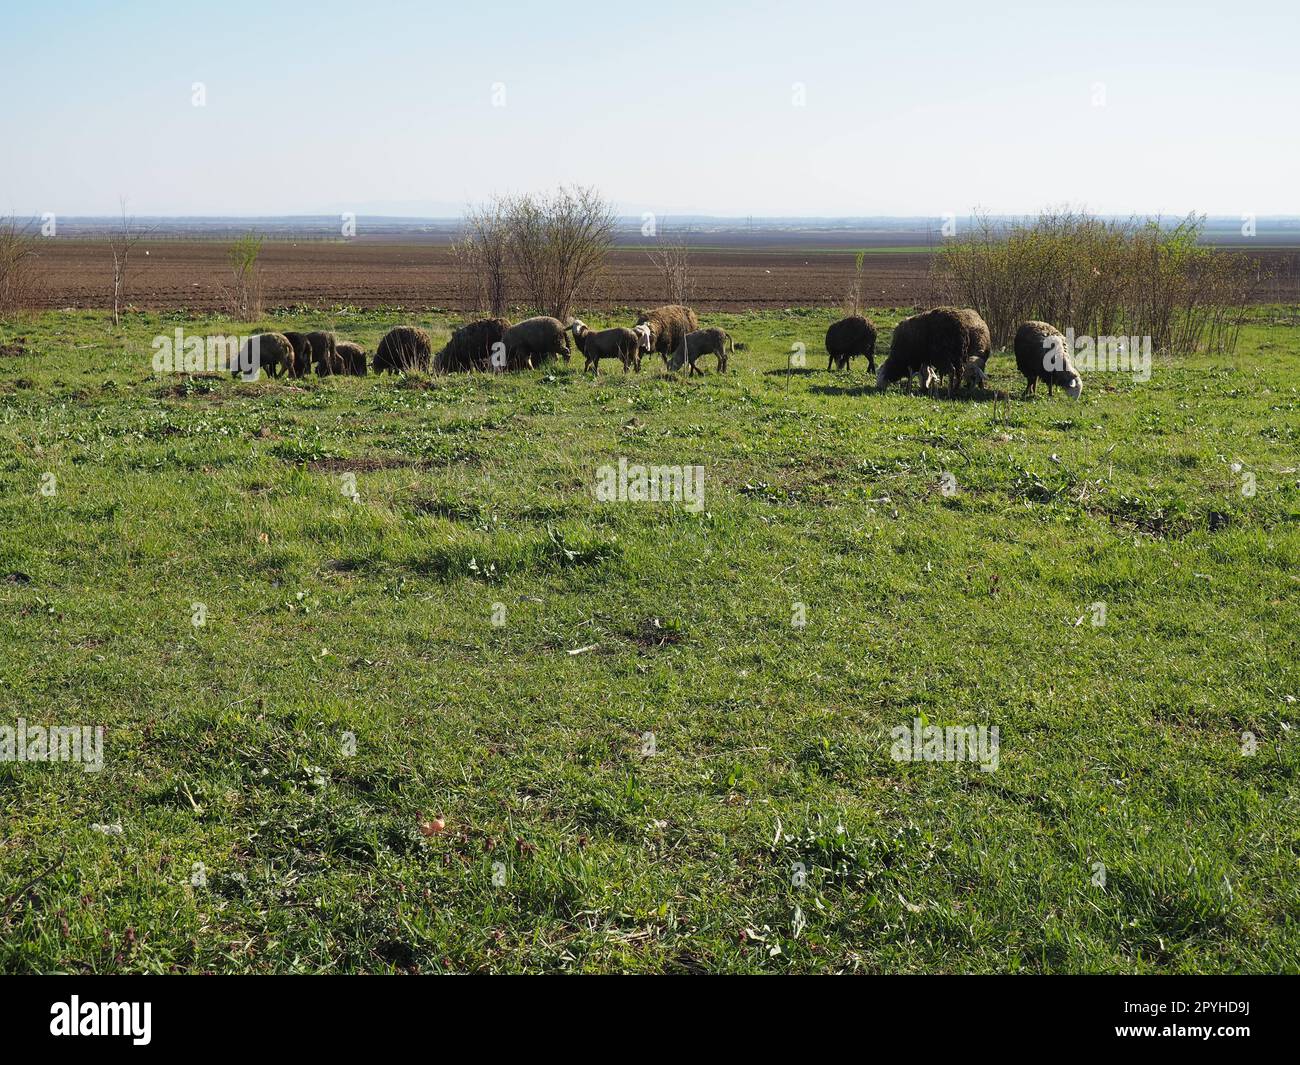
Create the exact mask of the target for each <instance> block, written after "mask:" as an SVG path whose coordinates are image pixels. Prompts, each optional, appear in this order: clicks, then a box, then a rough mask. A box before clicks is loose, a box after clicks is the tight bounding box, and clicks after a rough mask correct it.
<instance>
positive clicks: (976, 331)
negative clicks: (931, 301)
mask: <svg viewBox="0 0 1300 1065" xmlns="http://www.w3.org/2000/svg"><path fill="white" fill-rule="evenodd" d="M940 309H942V310H953V311H956V313H957V315H958V317H960V318H961V324H962V328H963V329H964V330H965V332H966V358H967V359H972V358H974V359H978V360H979V364H980V370H981V371H983V370H985V369H986V368H987V367H988V364H989V355H990V354H991V353H992V351H993V338H992V335H991V334H990V333H989V326H988V323H987V322H986V321H984V319H983V318H981V317H980V313H979V312H978V311H974V310H971V308H969V307H951V308H940ZM985 376H986V378H987V375H985Z"/></svg>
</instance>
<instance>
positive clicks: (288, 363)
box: [230, 333, 294, 380]
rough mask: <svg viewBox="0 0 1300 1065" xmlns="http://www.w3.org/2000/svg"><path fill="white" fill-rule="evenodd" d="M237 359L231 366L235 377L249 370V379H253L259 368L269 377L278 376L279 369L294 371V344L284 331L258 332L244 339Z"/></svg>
mask: <svg viewBox="0 0 1300 1065" xmlns="http://www.w3.org/2000/svg"><path fill="white" fill-rule="evenodd" d="M236 359H237V361H236V362H235V363H234V364H232V365H231V367H230V373H231V376H233V377H238V376H239V375H240V374H241V373H245V372H246V370H247V372H249V375H250V376H249V379H250V380H253V379H255V378H256V376H257V370H258V369H259V368H260V369H262V370H264V371H266V376H267V377H277V376H279V375H278V373H277V371H283V372H285V373H290V372H292V367H293V364H294V358H293V345H292V344H290V343H289V338H288V337H286V336H285V335H284V334H283V333H258V334H256V335H254V336H251V337H249V338H248V339H247V340H245V341H244V346H243V347H241V348H240V349H239V354H238V355H237V356H236Z"/></svg>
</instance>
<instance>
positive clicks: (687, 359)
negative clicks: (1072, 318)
mask: <svg viewBox="0 0 1300 1065" xmlns="http://www.w3.org/2000/svg"><path fill="white" fill-rule="evenodd" d="M570 335H572V336H573V340H574V343H575V344H576V346H577V348H578V351H579V353H580V354H581V355H582V356H583V359H584V369H585V370H592V371H595V370H597V368H598V367H599V364H600V360H601V359H617V360H618V361H619V362H620V363H622V365H623V371H624V373H626V372H627V371H628V370H629V369H636V370H638V371H639V370H640V369H641V358H642V356H643V355H645V354H649V353H651V352H657V353H658V354H659V355H661V356H662V357H663V360H664V364H665V365H666V366H667V367H668V368H669V369H674V370H676V369H681V368H682V367H683V366H685V367H687V373H688V375H689V374H698V373H703V371H702V370H701V369H700V368H699V366H698V365H697V363H698V361H699V359H700V357H701V356H703V355H713V356H715V357H716V358H717V360H718V371H719V372H722V373H725V372H726V369H727V355H728V352H730V351H734V350H735V348H736V344H735V342H734V341H733V340H732V339H731V337H730V336H728V335H727V333H726V331H725V330H723V329H718V328H710V329H701V328H700V323H699V319H698V318H697V317H696V315H695V312H694V311H692V310H691V309H690V308H689V307H682V306H678V305H676V304H669V305H667V306H664V307H656V308H655V309H654V310H650V311H645V312H643V313H642V314H641V315H640V316H638V318H637V321H636V325H634V326H632V327H631V328H627V327H623V326H616V327H614V328H612V329H601V330H593V329H590V328H588V327H587V324H586V323H585V322H583V321H582V320H581V319H578V318H574V319H572V320H571V321H570V322H569V323H568V324H567V325H565V324H564V323H562V322H560V320H559V319H558V318H550V317H546V316H539V317H536V318H527V319H525V320H524V321H522V322H519V323H517V324H515V325H511V324H510V323H509V322H508V321H506V320H505V319H504V318H483V319H479V320H477V321H473V322H470V323H468V324H467V325H463V326H461V327H460V328H459V329H457V330H456V331H455V332H454V333H452V335H451V338H450V339H449V340H448V341H447V343H446V345H445V346H444V347H443V348H442V349H441V350H440V351H438V352H437V353H434V352H433V349H432V344H431V343H430V340H429V334H428V333H426V332H425V331H424V330H423V329H418V328H415V327H413V326H405V325H403V326H398V327H397V328H395V329H391V330H389V332H388V333H386V334H385V335H384V338H383V339H382V340H381V341H380V342H379V346H378V348H376V349H375V354H374V357H373V360H370V359H369V356H367V354H366V353H365V352H364V351H363V350H362V349H361V348H360V347H358V346H357V345H356V344H353V343H350V342H348V341H340V340H339V339H338V338H337V337H336V336H335V335H334V334H333V333H330V332H324V331H318V332H312V333H294V332H285V333H261V334H258V335H256V336H254V337H252V338H250V339H249V341H248V342H247V345H246V346H251V354H252V355H254V356H255V358H254V359H252V363H254V364H256V365H259V366H260V367H261V368H262V369H263V370H265V371H266V373H267V374H269V375H270V376H272V377H277V376H280V375H281V374H283V375H285V376H288V377H304V376H306V375H307V374H309V373H310V372H311V370H312V367H313V366H314V367H315V369H316V373H317V374H318V375H319V376H322V377H325V376H329V375H332V374H358V375H360V374H365V373H366V372H367V363H368V362H369V363H370V365H371V366H372V367H373V369H374V372H375V373H385V372H394V373H401V372H406V371H409V370H421V371H426V372H427V371H430V370H432V371H433V372H434V373H456V372H469V371H473V370H481V371H506V370H522V369H529V368H532V367H534V366H539V365H541V364H542V363H543V362H545V361H546V360H548V359H554V358H562V359H563V360H564V361H565V362H566V363H567V362H568V361H569V358H570V354H571V351H570V347H569V336H570ZM876 335H877V330H876V326H875V324H874V323H873V322H871V321H870V320H869V319H867V318H864V317H862V316H861V315H850V316H849V317H847V318H841V319H840V320H839V321H837V322H835V323H833V324H832V325H831V327H830V328H829V329H827V331H826V354H827V356H828V358H827V362H826V369H827V370H829V369H831V368H832V366H834V367H836V368H838V369H841V370H843V369H845V368H847V367H848V366H850V365H851V363H852V361H853V359H854V358H856V357H865V358H866V360H867V365H868V367H869V369H870V370H871V371H872V372H874V373H875V374H876V386H877V387H878V388H880V389H885V388H888V387H889V385H891V384H893V383H894V382H897V381H901V380H903V379H904V378H906V379H907V380H908V383H909V385H912V386H914V385H915V384H916V382H917V380H918V379H919V380H920V385H921V387H922V388H924V389H926V390H932V389H934V388H935V387H937V385H938V384H939V382H940V381H941V380H942V378H944V377H947V378H948V382H949V384H948V392H949V395H955V394H956V392H957V388H958V385H959V383H960V385H961V386H962V387H964V388H969V387H973V386H975V385H985V384H987V383H988V375H987V374H986V372H985V370H986V367H987V365H988V360H989V355H990V354H991V353H992V343H991V338H990V334H989V327H988V325H987V324H986V323H985V321H984V319H983V318H981V317H980V316H979V314H978V313H977V312H976V311H973V310H971V309H969V308H958V307H932V308H930V309H929V310H926V311H922V312H920V313H919V314H914V315H912V316H911V317H910V318H904V319H903V320H902V321H901V322H899V323H898V325H897V326H895V327H894V333H893V337H892V339H891V340H890V344H889V355H888V357H887V358H886V359H885V361H884V362H883V363H882V364H881V366H880V368H879V369H878V370H877V368H876V360H875V351H876ZM1013 347H1014V350H1015V355H1016V366H1017V368H1018V369H1019V370H1020V372H1021V373H1022V374H1024V376H1025V382H1026V383H1025V393H1026V394H1028V393H1031V392H1033V391H1035V389H1036V388H1037V385H1038V382H1039V381H1046V382H1047V389H1048V392H1049V394H1050V393H1051V391H1052V388H1053V387H1054V386H1056V385H1060V386H1061V387H1062V388H1064V389H1065V391H1066V393H1067V394H1068V395H1070V396H1071V397H1072V398H1075V399H1077V398H1078V397H1079V394H1080V393H1081V392H1082V390H1083V379H1082V378H1081V377H1080V376H1079V373H1078V371H1077V370H1075V368H1074V366H1073V365H1072V364H1071V362H1070V359H1069V357H1068V354H1067V352H1066V350H1065V349H1066V344H1065V337H1064V336H1062V334H1061V332H1060V330H1058V329H1057V328H1056V327H1055V326H1052V325H1049V324H1048V323H1047V322H1024V323H1023V324H1022V325H1021V326H1020V328H1019V329H1017V330H1016V335H1015V342H1014V345H1013ZM246 354H248V352H245V353H241V363H242V364H243V365H249V364H250V362H249V361H245V359H244V358H243V355H246Z"/></svg>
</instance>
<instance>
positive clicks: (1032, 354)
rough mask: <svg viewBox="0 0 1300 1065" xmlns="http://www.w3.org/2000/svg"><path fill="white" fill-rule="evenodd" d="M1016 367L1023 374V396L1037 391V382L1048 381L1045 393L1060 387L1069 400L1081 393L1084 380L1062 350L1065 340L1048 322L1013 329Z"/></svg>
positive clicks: (1028, 323)
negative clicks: (1055, 386)
mask: <svg viewBox="0 0 1300 1065" xmlns="http://www.w3.org/2000/svg"><path fill="white" fill-rule="evenodd" d="M1013 347H1014V348H1015V352H1016V366H1017V368H1018V369H1019V370H1020V372H1021V373H1022V374H1024V375H1025V391H1024V395H1026V396H1027V395H1029V394H1030V393H1032V392H1035V391H1037V389H1038V382H1039V381H1046V382H1047V394H1048V395H1049V396H1050V395H1051V394H1052V386H1053V385H1060V386H1061V387H1062V388H1064V389H1065V392H1066V395H1068V396H1069V397H1070V398H1071V399H1078V398H1079V396H1080V395H1081V394H1082V392H1083V378H1082V377H1080V376H1079V371H1078V370H1076V369H1075V368H1074V363H1072V362H1071V361H1070V357H1069V355H1068V354H1067V353H1066V350H1065V337H1064V336H1062V335H1061V331H1060V330H1059V329H1057V328H1056V326H1054V325H1049V324H1048V323H1047V322H1023V323H1021V325H1020V328H1019V329H1017V330H1016V339H1015V343H1014V345H1013Z"/></svg>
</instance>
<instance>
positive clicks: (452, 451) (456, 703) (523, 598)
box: [0, 309, 1300, 972]
mask: <svg viewBox="0 0 1300 1065" xmlns="http://www.w3.org/2000/svg"><path fill="white" fill-rule="evenodd" d="M831 317H832V315H831V313H830V312H828V311H807V312H785V313H780V314H777V313H762V314H759V313H755V314H748V315H739V316H725V315H718V316H709V323H708V324H715V323H716V324H722V325H724V326H725V327H726V328H728V329H729V330H730V331H732V332H733V334H734V335H735V336H736V337H737V338H738V339H740V340H742V341H744V342H746V344H747V350H745V351H743V352H739V353H737V354H736V355H735V356H734V357H733V372H732V373H730V374H728V375H726V376H725V377H719V376H718V375H716V374H713V373H710V374H709V375H708V376H707V377H706V378H704V379H703V380H691V381H688V380H686V379H684V378H681V377H679V376H676V375H666V374H665V373H664V372H663V371H662V370H661V369H660V368H659V365H658V363H657V361H656V363H655V364H653V365H652V364H650V363H647V366H646V372H644V373H642V374H640V375H629V376H627V377H624V376H623V374H622V373H621V372H619V371H611V369H610V367H611V365H612V364H610V363H605V364H602V366H603V372H602V373H601V375H600V376H599V378H598V379H596V380H594V381H593V380H592V379H591V378H590V377H584V376H583V375H582V374H581V372H579V370H578V369H577V367H578V366H580V361H575V366H574V368H571V369H564V368H555V369H552V370H539V371H534V372H528V373H524V374H519V375H515V376H507V377H488V376H465V377H458V378H449V379H439V380H420V379H414V380H411V381H408V382H406V383H405V384H404V385H403V384H399V382H398V381H397V380H396V379H394V378H392V377H388V378H384V379H377V378H374V377H369V378H364V379H326V380H316V379H312V380H308V381H305V382H302V383H300V384H297V385H296V386H289V385H287V384H286V383H284V382H259V383H256V384H244V383H237V382H231V381H230V380H229V379H227V378H221V379H204V378H197V379H188V380H181V379H176V378H172V379H167V380H161V379H158V378H155V377H153V376H152V375H151V371H150V361H149V360H150V355H151V351H150V341H151V339H152V338H153V336H154V335H155V334H159V333H162V334H170V333H171V331H172V330H173V329H174V328H175V327H176V326H177V325H182V326H184V327H185V328H186V329H188V330H191V331H193V332H196V333H200V334H201V333H204V332H207V331H210V330H215V331H237V330H236V328H235V327H233V326H229V325H228V324H227V323H223V322H210V321H207V320H203V319H193V320H191V319H189V318H187V317H186V316H184V315H165V316H145V315H140V316H131V317H129V318H128V319H127V320H126V321H125V322H124V324H123V326H122V328H121V329H114V328H113V327H112V325H111V322H109V321H108V320H107V319H106V318H105V317H104V316H102V315H99V314H94V313H84V314H83V313H66V314H49V315H45V316H42V317H40V318H38V319H35V320H32V321H29V322H26V323H23V324H22V325H21V326H18V327H13V326H11V327H8V328H0V345H3V344H12V343H13V342H14V340H15V338H17V337H20V336H21V337H25V338H26V339H25V342H24V345H25V350H26V354H21V355H16V356H9V357H0V429H2V432H3V458H0V508H2V511H0V529H2V530H3V536H2V538H0V637H2V642H0V725H5V724H8V725H13V724H14V723H15V722H16V719H17V718H18V717H20V716H22V717H25V718H26V719H27V721H28V722H29V723H38V722H40V723H59V724H102V725H103V726H105V728H106V730H107V733H106V737H105V748H104V758H105V763H104V768H103V770H102V772H100V773H98V774H93V773H87V772H84V771H83V770H82V769H81V768H80V767H79V766H76V765H67V764H61V765H49V764H32V763H22V764H14V763H8V764H0V831H2V833H3V838H2V839H0V969H2V970H3V971H6V972H29V971H40V972H51V971H74V972H80V971H94V972H123V971H124V972H155V971H186V972H189V971H223V972H264V971H349V972H351V971H389V970H411V969H418V970H421V971H441V970H452V971H465V970H469V971H484V970H491V971H560V970H562V971H612V970H631V971H698V970H709V971H725V972H757V971H838V970H861V971H888V972H919V971H940V972H968V971H1049V972H1063V971H1071V972H1078V971H1087V972H1175V971H1177V972H1187V971H1277V970H1287V971H1296V970H1297V968H1300V965H1298V963H1297V958H1300V926H1298V924H1297V914H1300V857H1298V855H1300V817H1298V816H1297V797H1298V789H1297V780H1296V769H1297V764H1298V756H1297V744H1296V729H1297V727H1298V725H1300V706H1298V705H1297V704H1296V702H1295V700H1296V698H1297V697H1300V678H1298V677H1297V640H1298V639H1300V635H1298V633H1300V626H1297V616H1298V613H1300V612H1298V611H1297V608H1296V600H1297V595H1300V525H1298V524H1297V517H1298V516H1300V473H1298V472H1297V466H1300V326H1298V325H1297V319H1296V316H1295V314H1294V312H1292V311H1285V310H1279V309H1272V310H1265V311H1261V312H1260V314H1259V316H1258V317H1257V319H1256V320H1255V321H1254V322H1253V323H1252V324H1251V325H1250V326H1249V327H1248V328H1247V330H1246V332H1245V335H1244V337H1243V340H1242V343H1241V346H1240V348H1239V350H1238V352H1237V354H1236V355H1235V356H1233V357H1226V356H1225V357H1202V356H1195V357H1186V358H1178V359H1160V358H1158V359H1157V361H1156V364H1155V367H1154V373H1153V376H1152V379H1151V380H1150V382H1148V383H1146V384H1137V383H1135V382H1134V381H1133V380H1131V378H1129V377H1127V376H1121V375H1106V374H1092V375H1089V376H1088V377H1087V378H1086V382H1085V390H1084V393H1083V398H1082V400H1081V401H1079V402H1078V403H1072V402H1071V401H1069V400H1068V399H1066V398H1065V397H1063V396H1062V395H1061V394H1060V393H1059V392H1058V393H1057V395H1056V397H1055V398H1052V399H1048V398H1047V397H1046V396H1045V395H1043V396H1040V397H1039V398H1038V399H1036V400H1032V401H1028V402H1021V401H1019V400H1018V399H1015V398H1013V399H1012V401H1011V403H1010V404H1009V407H1010V416H1009V421H1008V422H1007V423H1005V424H1003V423H1001V422H999V421H996V420H995V418H994V406H993V404H992V403H989V402H986V401H985V402H982V401H972V400H963V401H958V402H953V401H948V400H942V399H931V398H926V397H921V396H911V395H905V394H902V393H900V392H898V391H891V392H889V393H886V394H883V395H881V394H878V393H876V392H875V391H874V389H873V388H872V387H870V386H871V384H872V382H871V379H870V376H869V375H868V374H867V373H866V368H865V366H863V365H862V364H861V363H860V362H859V363H858V364H857V365H856V367H855V369H854V370H852V371H851V372H849V373H847V374H828V373H826V372H825V371H824V369H823V367H824V366H825V362H824V360H823V358H822V357H819V355H818V353H819V352H820V351H821V338H822V335H823V332H824V330H825V327H826V325H827V323H828V322H829V321H830V319H831ZM876 317H877V320H878V322H880V323H881V324H882V325H884V326H892V324H893V322H894V320H896V318H897V317H898V315H896V314H895V315H887V314H880V315H877V316H876ZM598 319H599V316H591V318H590V319H589V320H592V321H595V320H598ZM399 320H400V316H399V315H397V314H384V313H378V312H375V313H366V314H349V313H345V312H339V313H337V314H335V315H333V316H328V315H319V316H316V317H301V318H298V319H289V318H278V319H275V320H274V322H268V323H267V324H273V325H275V326H276V327H277V328H288V327H289V324H290V321H296V322H297V324H298V325H299V326H300V327H306V326H320V325H332V326H334V327H335V328H337V329H338V330H339V331H340V332H341V333H342V334H344V335H346V336H347V337H349V338H351V339H357V340H360V341H361V342H362V343H363V344H365V345H366V346H367V347H368V349H369V350H373V345H374V342H375V341H376V340H377V338H378V337H379V336H381V335H382V333H383V332H384V331H385V330H386V329H387V328H388V327H389V326H390V325H392V324H395V323H396V322H397V321H399ZM434 326H436V328H437V330H438V331H439V332H441V333H444V334H445V330H446V326H447V322H446V320H444V319H438V320H437V321H435V322H434ZM244 331H247V330H244ZM882 332H884V331H882ZM887 341H888V337H887V333H886V334H885V335H883V336H882V346H883V347H887ZM795 342H802V343H804V344H805V345H806V346H807V350H808V352H809V358H808V364H809V365H808V369H807V370H806V371H805V372H799V373H794V374H793V375H787V374H786V373H785V372H784V367H785V365H786V353H787V352H788V350H789V348H790V346H791V344H793V343H795ZM709 364H710V369H712V360H709ZM990 370H991V372H992V373H993V376H994V380H995V384H996V385H997V386H998V387H1002V388H1007V389H1010V390H1012V392H1013V396H1014V395H1015V394H1017V393H1018V392H1019V388H1020V380H1019V378H1018V376H1017V375H1016V373H1015V371H1014V366H1013V364H1012V361H1011V359H1010V357H1009V356H1007V355H1006V354H1005V353H1002V354H998V355H995V356H994V358H993V360H992V362H991V363H990ZM620 456H625V457H627V458H628V460H629V461H630V462H655V463H668V464H699V465H702V466H703V467H704V469H705V497H704V498H705V506H704V509H703V511H702V512H700V513H689V512H687V511H685V510H684V509H682V508H681V507H674V506H670V505H651V504H633V503H598V502H596V501H595V500H594V498H593V492H592V486H593V484H594V481H595V468H596V467H597V466H598V465H601V464H604V463H607V462H608V463H615V462H617V460H618V458H619V457H620ZM1234 463H1239V464H1241V466H1242V469H1241V470H1240V471H1234V470H1233V468H1232V464H1234ZM47 473H49V474H53V475H54V481H53V484H54V486H55V493H54V494H53V495H43V494H42V493H41V490H40V489H41V483H42V478H43V475H45V474H47ZM945 473H951V474H952V475H953V476H954V477H955V478H956V483H957V492H956V494H955V495H951V496H948V495H945V494H943V492H942V491H941V490H940V485H941V483H942V478H943V475H944V474H945ZM1243 473H1253V474H1254V475H1255V477H1256V482H1257V486H1258V489H1257V493H1256V494H1255V495H1254V496H1243V495H1242V493H1241V491H1240V490H1239V485H1240V483H1241V480H1242V474H1243ZM347 474H352V475H353V476H354V477H355V485H356V489H357V491H358V493H359V499H358V500H357V501H355V502H353V501H351V500H350V499H349V498H347V497H346V496H345V495H344V493H343V489H344V488H345V487H347V486H348V484H349V483H350V480H349V479H348V478H347V477H346V476H345V475H347ZM1096 602H1104V603H1105V604H1106V624H1105V625H1104V626H1101V627H1095V626H1094V625H1093V624H1092V623H1091V617H1092V615H1091V604H1093V603H1096ZM195 603H202V604H204V606H205V609H206V624H205V625H203V626H202V627H195V626H194V625H193V624H192V623H191V620H192V611H193V609H194V608H193V604H195ZM796 603H803V604H805V607H806V612H807V624H806V626H805V627H803V628H798V627H796V626H794V625H792V623H791V621H792V617H793V612H794V609H795V607H794V604H796ZM494 604H502V605H503V607H504V616H505V624H504V625H503V626H499V627H498V626H494V625H493V623H492V622H493V610H494ZM497 609H498V611H499V610H500V608H499V607H498V608H497ZM587 648H589V649H587ZM583 649H587V650H583ZM573 651H581V653H576V654H575V653H570V652H573ZM918 716H924V717H925V719H926V720H927V721H928V722H931V723H940V724H963V725H965V724H981V723H983V724H989V725H997V726H998V727H999V729H1000V732H1001V754H1000V764H999V767H998V768H997V770H996V771H994V772H983V771H981V769H980V768H979V767H978V766H976V765H972V764H954V763H946V762H932V763H927V762H917V763H904V762H897V761H894V760H893V759H892V758H891V757H890V745H891V739H890V730H891V729H892V728H894V727H895V726H898V725H901V724H907V723H910V722H911V721H912V719H913V718H914V717H918ZM1247 731H1249V732H1251V733H1253V734H1254V735H1255V737H1257V744H1258V749H1257V751H1256V753H1255V754H1254V755H1253V756H1250V757H1245V756H1243V754H1242V742H1243V741H1242V734H1243V732H1247ZM647 732H652V733H654V739H655V747H656V753H655V754H654V755H653V756H652V757H643V756H642V754H641V750H642V743H643V735H644V734H645V733H647ZM345 734H351V735H352V736H354V737H355V752H353V753H350V752H351V747H350V744H349V741H348V739H347V736H346V735H345ZM435 814H441V815H443V817H444V818H445V823H446V830H445V832H444V833H443V834H441V835H433V836H426V835H425V834H424V833H423V832H422V831H421V827H420V826H421V822H422V820H423V821H427V819H429V818H431V817H432V816H434V815H435ZM118 824H120V825H121V833H120V834H105V833H104V832H102V831H97V830H95V829H93V828H92V826H93V825H118ZM195 863H202V870H203V872H204V874H205V882H204V883H200V884H199V885H198V886H195V885H194V884H192V883H191V878H192V875H193V871H194V869H195ZM495 863H500V864H499V865H496V864H495ZM1094 863H1102V864H1104V866H1105V872H1106V876H1105V886H1104V887H1101V886H1098V885H1097V884H1096V883H1094V880H1095V879H1099V878H1098V877H1096V875H1095V872H1094V868H1095V864H1094ZM494 865H495V871H496V872H497V876H496V877H495V879H496V880H498V881H499V880H501V879H502V878H504V881H505V882H504V884H499V883H494ZM799 866H802V868H803V869H804V870H805V872H806V877H805V878H804V879H803V882H802V883H797V882H796V881H798V880H799V879H800V878H799V877H797V876H795V875H794V871H795V870H796V869H797V868H798V867H799ZM200 879H203V878H200ZM32 881H34V883H33V882H32Z"/></svg>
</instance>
